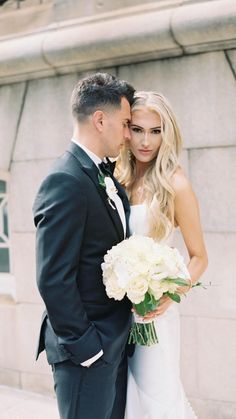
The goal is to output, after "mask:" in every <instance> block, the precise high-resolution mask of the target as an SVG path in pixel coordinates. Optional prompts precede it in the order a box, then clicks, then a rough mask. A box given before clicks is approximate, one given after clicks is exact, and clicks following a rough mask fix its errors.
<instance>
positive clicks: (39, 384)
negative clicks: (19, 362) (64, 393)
mask: <svg viewBox="0 0 236 419" xmlns="http://www.w3.org/2000/svg"><path fill="white" fill-rule="evenodd" d="M48 371H49V373H48V374H39V373H38V374H35V373H34V374H32V373H28V372H22V373H21V385H22V389H23V390H26V391H33V392H35V393H39V394H45V395H47V396H51V397H55V392H54V382H53V376H52V370H51V367H49V366H48Z"/></svg>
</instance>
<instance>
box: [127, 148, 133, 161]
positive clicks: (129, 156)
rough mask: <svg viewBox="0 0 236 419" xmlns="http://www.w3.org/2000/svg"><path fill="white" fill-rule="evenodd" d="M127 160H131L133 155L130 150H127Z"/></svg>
mask: <svg viewBox="0 0 236 419" xmlns="http://www.w3.org/2000/svg"><path fill="white" fill-rule="evenodd" d="M128 159H129V161H131V160H133V153H132V151H131V150H128Z"/></svg>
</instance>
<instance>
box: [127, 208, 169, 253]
mask: <svg viewBox="0 0 236 419" xmlns="http://www.w3.org/2000/svg"><path fill="white" fill-rule="evenodd" d="M129 227H130V232H131V234H138V235H142V236H147V235H148V230H149V227H148V214H147V205H146V204H137V205H131V206H130V218H129ZM173 233H174V231H173V230H172V231H171V233H170V235H169V236H168V237H167V238H165V239H163V240H161V243H163V244H168V245H169V246H171V243H172V241H173Z"/></svg>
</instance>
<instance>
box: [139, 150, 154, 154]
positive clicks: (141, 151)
mask: <svg viewBox="0 0 236 419" xmlns="http://www.w3.org/2000/svg"><path fill="white" fill-rule="evenodd" d="M151 152H152V150H139V153H143V154H148V153H151Z"/></svg>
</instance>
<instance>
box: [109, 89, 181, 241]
mask: <svg viewBox="0 0 236 419" xmlns="http://www.w3.org/2000/svg"><path fill="white" fill-rule="evenodd" d="M142 109H145V110H146V109H147V110H150V111H153V112H156V113H157V114H158V115H159V116H160V119H161V136H162V141H161V145H160V148H159V150H158V154H157V156H156V158H155V159H154V160H153V161H152V162H151V163H150V165H149V167H148V169H147V170H146V172H145V175H144V183H143V185H144V186H143V187H144V190H145V202H146V203H147V204H148V221H149V235H150V236H151V237H153V238H154V239H157V240H161V239H164V238H166V237H167V236H168V235H169V233H170V231H171V230H172V228H173V226H174V198H175V194H174V190H173V188H172V186H171V180H172V176H173V174H174V173H175V171H176V169H177V167H178V165H179V162H178V156H179V154H180V151H181V148H182V138H181V134H180V130H179V127H178V124H177V121H176V118H175V115H174V113H173V111H172V109H171V106H170V104H169V103H168V101H167V100H166V98H165V97H164V96H163V95H161V94H159V93H156V92H144V91H143V92H136V94H135V100H134V103H133V105H132V111H133V112H134V111H136V110H142ZM116 167H117V168H116V177H117V178H118V180H119V182H120V183H121V184H122V185H123V186H124V187H125V189H126V191H127V194H128V197H129V198H130V197H131V192H132V186H133V184H134V182H135V177H136V164H135V158H134V156H133V154H132V153H131V150H129V144H128V141H127V142H126V145H125V146H124V148H123V150H122V151H121V153H120V156H119V158H118V161H117V165H116Z"/></svg>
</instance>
